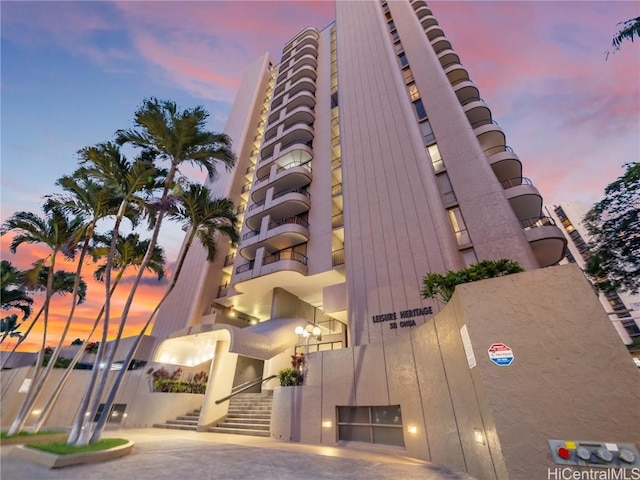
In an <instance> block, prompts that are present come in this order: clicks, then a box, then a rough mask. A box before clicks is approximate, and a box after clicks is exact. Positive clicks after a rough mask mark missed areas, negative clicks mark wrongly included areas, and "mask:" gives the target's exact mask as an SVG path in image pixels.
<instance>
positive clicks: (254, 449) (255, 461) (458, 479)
mask: <svg viewBox="0 0 640 480" xmlns="http://www.w3.org/2000/svg"><path fill="white" fill-rule="evenodd" d="M105 436H106V437H121V438H127V439H129V440H133V441H134V442H135V443H136V445H135V447H134V450H133V453H131V454H130V455H127V456H126V457H122V458H120V459H117V460H113V461H109V462H104V463H98V464H92V465H78V466H73V467H67V468H62V469H57V470H50V469H47V468H45V467H41V466H39V465H35V464H31V463H27V462H24V461H22V460H20V459H18V458H15V457H12V456H11V449H12V448H13V447H9V446H8V447H3V448H2V452H1V457H0V461H1V463H0V476H1V478H2V480H42V479H61V480H74V479H82V480H111V479H113V480H116V479H117V480H162V479H171V480H213V479H216V480H217V479H220V480H252V479H260V480H307V479H308V480H318V479H332V480H342V479H345V480H351V479H354V480H355V479H366V480H378V479H379V480H384V479H393V480H413V479H416V480H417V479H420V480H436V479H451V480H453V479H455V480H473V478H472V477H470V476H469V475H466V474H464V473H458V472H453V471H451V470H449V469H447V468H444V467H440V466H437V465H433V464H430V463H428V462H423V461H421V460H416V459H413V458H408V457H404V456H402V455H401V452H399V454H398V455H389V454H385V453H379V452H377V451H376V450H375V447H371V448H368V449H366V450H365V449H362V448H354V447H352V446H349V447H327V446H318V445H303V444H299V443H290V442H282V441H279V440H275V439H272V438H261V437H249V436H241V435H227V434H219V433H196V432H189V431H181V430H163V429H132V430H120V431H111V432H107V433H106V434H105Z"/></svg>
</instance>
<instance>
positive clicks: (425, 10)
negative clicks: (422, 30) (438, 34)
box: [413, 5, 433, 20]
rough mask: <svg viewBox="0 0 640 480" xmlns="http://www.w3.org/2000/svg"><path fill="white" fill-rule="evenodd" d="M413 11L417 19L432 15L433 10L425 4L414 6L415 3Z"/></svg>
mask: <svg viewBox="0 0 640 480" xmlns="http://www.w3.org/2000/svg"><path fill="white" fill-rule="evenodd" d="M413 11H414V12H416V16H417V17H418V19H419V20H421V19H423V18H425V17H427V16H429V15H433V12H431V10H430V9H429V7H427V6H426V5H421V6H419V7H416V6H415V5H414V6H413Z"/></svg>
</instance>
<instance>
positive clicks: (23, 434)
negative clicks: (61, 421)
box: [0, 430, 64, 440]
mask: <svg viewBox="0 0 640 480" xmlns="http://www.w3.org/2000/svg"><path fill="white" fill-rule="evenodd" d="M57 433H64V432H58V431H55V430H42V431H40V432H38V433H31V432H18V433H16V434H15V435H7V432H0V439H3V440H4V439H5V438H20V437H36V436H39V435H55V434H57Z"/></svg>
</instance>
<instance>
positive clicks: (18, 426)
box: [7, 251, 57, 435]
mask: <svg viewBox="0 0 640 480" xmlns="http://www.w3.org/2000/svg"><path fill="white" fill-rule="evenodd" d="M56 255H57V252H56V251H54V252H52V253H51V262H50V267H49V274H48V275H47V293H46V296H45V299H44V307H43V308H44V332H43V333H42V348H40V351H39V352H38V355H37V357H36V365H35V368H34V371H33V378H32V380H31V385H29V388H28V389H27V392H26V396H25V400H24V402H23V403H22V406H21V407H20V410H19V411H18V415H16V418H15V419H14V420H13V422H12V423H11V427H10V428H9V430H8V431H7V435H15V434H16V433H18V432H20V431H21V430H22V427H24V424H25V423H26V421H27V416H28V415H29V413H30V411H31V407H32V406H33V403H34V394H33V392H34V389H33V386H34V384H35V383H36V382H37V379H38V374H39V372H40V368H41V366H42V360H43V358H44V350H45V348H46V347H47V328H48V323H49V305H50V303H51V295H52V294H53V275H54V271H55V264H56Z"/></svg>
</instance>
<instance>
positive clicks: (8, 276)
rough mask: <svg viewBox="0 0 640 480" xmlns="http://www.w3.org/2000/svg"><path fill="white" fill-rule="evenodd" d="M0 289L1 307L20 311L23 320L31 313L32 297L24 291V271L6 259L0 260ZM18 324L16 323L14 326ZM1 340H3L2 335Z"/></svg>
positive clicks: (0, 341)
mask: <svg viewBox="0 0 640 480" xmlns="http://www.w3.org/2000/svg"><path fill="white" fill-rule="evenodd" d="M0 289H1V290H0V300H1V301H2V309H3V310H10V309H14V308H15V309H18V310H20V311H22V321H23V322H24V320H26V319H27V318H28V317H29V315H31V305H32V304H33V298H31V297H30V296H29V295H28V294H27V292H26V289H25V286H24V272H22V271H20V270H18V269H17V268H16V267H14V266H13V265H12V264H11V262H9V261H7V260H2V262H0ZM16 320H17V316H16ZM18 326H19V325H16V327H18ZM3 331H4V330H3ZM2 340H4V337H3V338H2ZM2 340H0V343H2Z"/></svg>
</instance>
